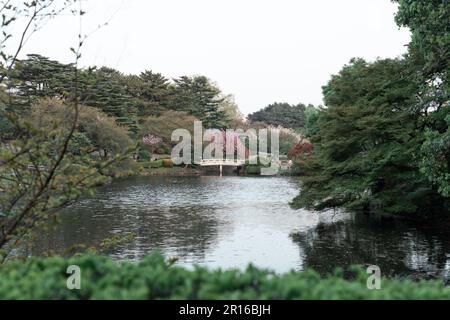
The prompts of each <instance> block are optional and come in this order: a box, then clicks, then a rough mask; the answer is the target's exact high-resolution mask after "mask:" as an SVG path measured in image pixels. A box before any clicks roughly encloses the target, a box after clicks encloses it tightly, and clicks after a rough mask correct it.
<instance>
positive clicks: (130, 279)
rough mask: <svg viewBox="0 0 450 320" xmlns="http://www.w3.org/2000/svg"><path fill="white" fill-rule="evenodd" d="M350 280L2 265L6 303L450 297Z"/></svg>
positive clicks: (444, 292) (91, 264) (107, 264)
mask: <svg viewBox="0 0 450 320" xmlns="http://www.w3.org/2000/svg"><path fill="white" fill-rule="evenodd" d="M69 265H77V266H79V267H80V269H81V290H68V289H67V287H66V282H67V277H68V275H67V274H66V270H67V267H68V266H69ZM355 275H356V277H355V279H354V280H352V281H350V280H345V279H344V277H343V275H342V272H340V271H337V272H335V274H334V275H330V276H328V277H324V278H322V277H321V276H320V275H319V274H318V273H316V272H314V271H311V270H309V271H304V272H289V273H285V274H282V275H276V274H274V273H272V272H270V271H265V270H261V269H257V268H255V267H252V266H249V267H248V268H247V269H246V271H238V270H228V271H222V270H216V271H208V270H207V269H204V268H200V267H197V268H195V269H194V270H191V271H190V270H187V269H184V268H181V267H175V266H174V265H170V263H167V262H166V261H165V260H164V258H163V257H162V256H161V255H160V254H152V255H150V256H148V257H146V258H144V259H143V260H141V261H140V262H138V263H133V262H122V263H118V262H115V261H113V260H112V259H110V258H107V257H102V256H91V255H86V256H80V257H75V258H70V259H64V258H60V257H52V258H30V259H27V260H26V261H25V262H19V261H11V262H8V263H6V264H4V265H2V266H1V267H0V279H1V281H0V299H243V300H247V299H450V288H446V287H445V286H444V285H443V283H442V282H441V281H429V282H427V281H422V282H413V281H410V280H395V279H383V280H382V282H381V286H382V288H381V290H369V289H367V286H366V281H367V280H366V279H367V276H368V275H367V274H366V273H364V272H362V271H361V270H360V271H359V272H356V273H355Z"/></svg>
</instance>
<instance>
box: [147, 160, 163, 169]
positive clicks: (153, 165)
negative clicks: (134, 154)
mask: <svg viewBox="0 0 450 320" xmlns="http://www.w3.org/2000/svg"><path fill="white" fill-rule="evenodd" d="M162 166H163V161H162V160H156V161H150V168H152V169H158V168H162Z"/></svg>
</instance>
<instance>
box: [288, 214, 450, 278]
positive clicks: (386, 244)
mask: <svg viewBox="0 0 450 320" xmlns="http://www.w3.org/2000/svg"><path fill="white" fill-rule="evenodd" d="M292 239H293V241H294V242H295V243H297V244H298V245H299V247H300V249H301V251H302V252H303V256H304V264H303V266H304V268H313V269H316V270H317V271H318V272H320V273H329V272H332V271H333V270H334V269H335V268H336V267H342V268H344V269H345V268H348V267H349V266H351V265H355V264H357V265H378V266H379V267H380V268H381V270H382V273H383V274H384V275H389V276H393V275H398V276H405V275H408V276H412V277H414V276H417V277H440V276H443V275H444V274H443V273H444V272H445V271H444V270H445V267H446V263H447V264H448V263H450V259H449V258H450V256H449V257H448V254H449V253H450V235H449V234H448V233H447V234H446V233H445V232H444V231H442V230H436V229H423V230H422V228H421V231H418V230H416V229H415V228H412V227H410V226H406V225H403V224H400V223H398V222H392V221H389V222H385V223H382V222H374V221H367V219H365V218H364V217H360V218H357V220H355V221H343V222H337V223H333V224H320V225H318V226H317V228H315V229H313V230H309V231H307V232H301V233H296V234H293V235H292ZM447 260H449V261H447ZM447 272H448V271H447Z"/></svg>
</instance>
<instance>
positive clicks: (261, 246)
mask: <svg viewBox="0 0 450 320" xmlns="http://www.w3.org/2000/svg"><path fill="white" fill-rule="evenodd" d="M297 192H298V184H297V179H295V178H282V177H279V178H273V177H224V178H219V177H177V178H174V177H148V178H136V179H127V180H123V181H118V182H115V183H114V184H112V185H110V186H107V187H105V188H103V189H101V190H100V191H99V192H98V194H97V195H96V196H95V197H94V198H92V199H84V200H83V201H80V202H78V203H77V204H76V205H74V206H72V207H70V208H67V209H66V210H64V212H62V214H61V220H62V222H61V224H60V225H58V226H57V228H56V229H55V230H53V231H51V232H45V233H42V235H41V236H40V237H39V239H38V241H36V243H35V245H34V248H33V253H34V254H42V253H43V252H46V251H54V252H56V253H62V252H64V250H65V249H66V248H68V247H70V246H73V245H77V244H86V245H88V246H98V245H99V244H100V243H101V242H102V241H103V240H104V239H105V238H108V237H111V236H112V235H126V234H129V233H135V234H136V235H137V237H136V239H135V240H134V241H131V242H129V243H126V244H122V245H119V246H117V247H115V248H114V250H112V252H111V256H113V257H114V258H117V259H140V258H141V257H143V256H144V255H146V254H148V253H149V252H151V251H153V250H155V249H159V250H161V251H163V253H164V254H165V255H167V256H176V257H178V258H179V264H180V265H183V266H187V267H192V265H193V264H200V265H204V266H207V267H211V268H218V267H220V268H245V267H246V266H247V265H248V264H249V263H253V264H255V265H257V266H259V267H263V268H270V269H273V270H275V271H277V272H285V271H289V270H291V269H295V270H304V269H305V268H308V267H312V268H314V269H317V270H318V271H320V272H322V273H327V272H330V271H331V270H333V269H334V268H336V267H338V266H341V267H347V266H349V265H353V264H376V265H379V266H380V267H381V269H382V271H383V272H384V274H389V275H412V276H417V277H429V276H442V275H443V274H444V273H445V272H447V273H448V272H449V270H450V260H449V258H450V257H449V253H450V235H449V234H448V233H446V232H444V231H443V230H439V229H424V228H421V230H422V231H420V232H419V231H417V230H416V229H415V228H414V227H411V226H406V225H404V224H399V223H394V222H389V223H382V222H373V221H370V222H369V221H367V220H365V219H362V218H358V219H356V220H355V219H351V217H348V216H347V215H345V214H339V215H337V216H333V215H332V213H326V214H321V215H318V214H316V213H314V212H309V211H304V210H303V211H302V210H300V211H295V210H292V209H291V208H290V207H289V205H288V203H289V201H290V200H291V199H292V198H293V197H294V196H295V195H296V194H297ZM446 270H447V271H446Z"/></svg>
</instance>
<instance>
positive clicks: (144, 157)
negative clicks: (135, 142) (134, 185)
mask: <svg viewBox="0 0 450 320" xmlns="http://www.w3.org/2000/svg"><path fill="white" fill-rule="evenodd" d="M138 157H139V161H142V162H145V161H149V160H150V157H151V155H150V152H148V151H147V150H142V149H141V150H139V153H138Z"/></svg>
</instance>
